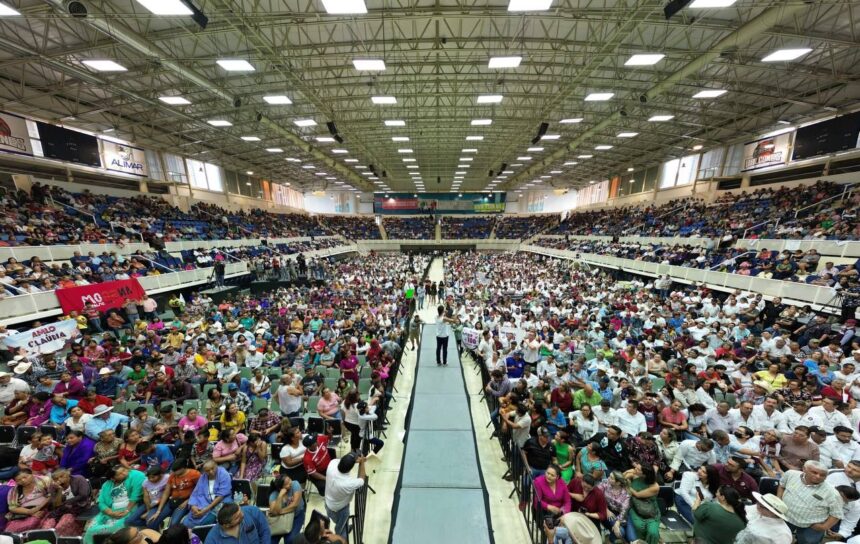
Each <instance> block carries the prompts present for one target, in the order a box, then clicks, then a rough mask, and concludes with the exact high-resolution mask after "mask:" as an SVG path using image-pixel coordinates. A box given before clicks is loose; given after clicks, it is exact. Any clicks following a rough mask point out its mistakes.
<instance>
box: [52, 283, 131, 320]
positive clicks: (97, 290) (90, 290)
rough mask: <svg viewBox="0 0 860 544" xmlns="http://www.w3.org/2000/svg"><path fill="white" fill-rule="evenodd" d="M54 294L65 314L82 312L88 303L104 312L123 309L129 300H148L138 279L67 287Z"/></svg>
mask: <svg viewBox="0 0 860 544" xmlns="http://www.w3.org/2000/svg"><path fill="white" fill-rule="evenodd" d="M54 293H55V294H56V295H57V298H58V299H59V300H60V306H61V307H62V308H63V312H65V313H69V312H71V311H77V312H80V311H81V310H83V309H84V304H86V303H87V302H92V304H93V307H94V308H96V309H98V310H99V311H102V312H104V311H106V310H110V309H112V308H121V307H122V306H123V305H124V304H125V303H126V301H128V300H141V299H143V298H146V291H144V290H143V287H141V286H140V283H138V281H137V279H136V278H132V279H130V280H118V281H106V282H104V283H94V284H92V285H80V286H78V287H67V288H65V289H57V290H56V291H54Z"/></svg>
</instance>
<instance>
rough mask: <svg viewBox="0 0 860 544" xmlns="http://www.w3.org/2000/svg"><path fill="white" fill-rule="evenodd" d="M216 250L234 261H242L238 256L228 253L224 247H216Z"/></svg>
mask: <svg viewBox="0 0 860 544" xmlns="http://www.w3.org/2000/svg"><path fill="white" fill-rule="evenodd" d="M216 251H218V252H219V253H223V254H224V255H226V256H228V257H230V258H231V259H233V260H234V261H237V262H240V263H241V262H243V261H242V259H240V258H239V257H236V256H235V255H233V254H232V253H230V252H229V251H227V250H226V249H216Z"/></svg>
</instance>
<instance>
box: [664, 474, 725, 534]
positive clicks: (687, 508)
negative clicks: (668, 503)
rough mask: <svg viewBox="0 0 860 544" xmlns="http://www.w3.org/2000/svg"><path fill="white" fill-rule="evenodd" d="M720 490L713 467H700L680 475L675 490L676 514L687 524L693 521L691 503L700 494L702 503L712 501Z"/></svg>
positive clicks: (717, 477) (718, 475) (718, 477)
mask: <svg viewBox="0 0 860 544" xmlns="http://www.w3.org/2000/svg"><path fill="white" fill-rule="evenodd" d="M719 488H720V473H719V472H717V469H716V468H715V467H713V466H705V465H702V466H700V467H699V468H698V470H696V471H695V472H694V471H690V472H685V473H684V474H682V475H681V483H680V484H679V485H678V488H677V489H676V490H675V506H676V507H677V508H678V513H679V514H681V515H682V516H683V517H684V519H686V520H687V521H688V522H689V523H691V524H692V523H694V520H693V503H695V502H696V499H698V498H699V497H698V492H701V494H702V499H701V500H702V502H704V501H710V500H713V498H714V497H715V496H716V494H717V490H718V489H719Z"/></svg>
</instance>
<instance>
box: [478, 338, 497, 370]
mask: <svg viewBox="0 0 860 544" xmlns="http://www.w3.org/2000/svg"><path fill="white" fill-rule="evenodd" d="M493 348H494V346H493V337H492V335H491V334H490V331H486V330H485V331H484V332H483V333H482V334H481V341H480V342H479V343H478V354H479V355H480V357H481V358H482V359H483V360H484V365H486V366H487V368H489V366H490V363H491V362H492V361H493V352H494V351H495V349H493Z"/></svg>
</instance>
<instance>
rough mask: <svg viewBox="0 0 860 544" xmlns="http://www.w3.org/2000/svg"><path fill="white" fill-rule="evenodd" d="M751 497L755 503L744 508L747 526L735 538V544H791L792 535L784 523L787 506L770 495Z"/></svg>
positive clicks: (756, 493)
mask: <svg viewBox="0 0 860 544" xmlns="http://www.w3.org/2000/svg"><path fill="white" fill-rule="evenodd" d="M752 495H753V498H754V499H755V501H756V503H755V504H752V505H750V506H747V507H746V514H747V526H746V528H745V529H744V530H743V531H741V532H740V533H738V534H737V535H736V536H735V544H765V543H766V544H791V542H792V540H794V535H792V534H791V529H789V527H788V524H787V523H785V513H786V512H788V506H786V504H785V503H784V502H782V499H780V498H779V497H777V496H776V495H774V494H772V493H768V494H767V495H762V494H760V493H759V492H758V491H753V494H752Z"/></svg>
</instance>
